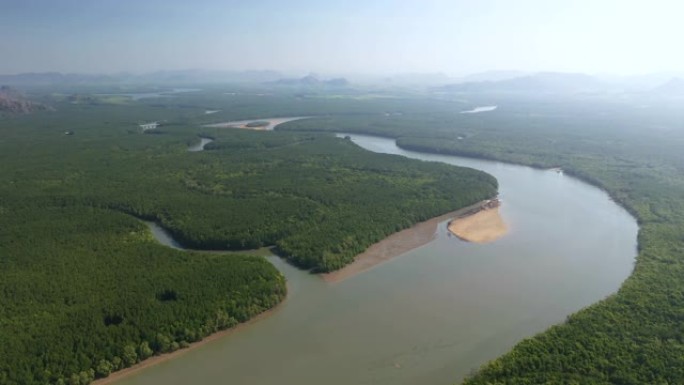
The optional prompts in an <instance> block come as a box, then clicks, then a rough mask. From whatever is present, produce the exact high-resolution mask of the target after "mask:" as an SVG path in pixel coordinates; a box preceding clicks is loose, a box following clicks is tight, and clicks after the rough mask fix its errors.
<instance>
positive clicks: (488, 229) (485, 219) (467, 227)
mask: <svg viewBox="0 0 684 385" xmlns="http://www.w3.org/2000/svg"><path fill="white" fill-rule="evenodd" d="M448 229H449V231H450V232H451V233H452V234H454V235H455V236H457V237H459V238H461V239H463V240H464V241H468V242H473V243H487V242H492V241H495V240H497V239H499V238H501V237H502V236H504V235H506V233H507V232H508V226H506V223H504V221H503V219H501V214H500V213H499V208H498V207H493V208H486V209H483V210H481V211H478V212H476V213H474V214H472V215H468V216H466V217H462V218H456V219H454V220H452V221H451V222H449V226H448Z"/></svg>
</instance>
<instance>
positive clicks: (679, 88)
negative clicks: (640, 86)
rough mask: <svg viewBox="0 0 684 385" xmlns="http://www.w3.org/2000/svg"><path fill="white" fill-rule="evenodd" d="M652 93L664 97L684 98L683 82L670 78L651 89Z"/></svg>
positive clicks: (679, 79)
mask: <svg viewBox="0 0 684 385" xmlns="http://www.w3.org/2000/svg"><path fill="white" fill-rule="evenodd" d="M653 92H654V93H656V94H660V95H665V96H684V80H682V79H681V78H672V79H670V80H669V81H667V82H666V83H664V84H661V85H660V86H658V87H656V88H654V89H653Z"/></svg>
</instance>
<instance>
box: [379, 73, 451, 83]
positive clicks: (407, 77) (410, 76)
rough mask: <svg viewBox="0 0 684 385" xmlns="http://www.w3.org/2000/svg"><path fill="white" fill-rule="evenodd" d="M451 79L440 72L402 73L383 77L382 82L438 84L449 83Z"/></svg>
mask: <svg viewBox="0 0 684 385" xmlns="http://www.w3.org/2000/svg"><path fill="white" fill-rule="evenodd" d="M452 81H453V79H452V78H450V77H449V76H447V75H446V74H443V73H441V72H435V73H420V72H416V73H403V74H396V75H393V76H390V77H387V78H385V80H384V83H391V84H394V85H424V86H439V85H444V84H449V83H450V82H452Z"/></svg>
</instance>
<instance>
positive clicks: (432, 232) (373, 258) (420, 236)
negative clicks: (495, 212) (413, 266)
mask: <svg viewBox="0 0 684 385" xmlns="http://www.w3.org/2000/svg"><path fill="white" fill-rule="evenodd" d="M489 201H490V200H489V199H487V200H483V201H480V202H477V203H474V204H472V205H469V206H466V207H462V208H460V209H458V210H454V211H451V212H448V213H446V214H442V215H439V216H436V217H433V218H430V219H428V220H426V221H423V222H418V223H416V224H414V225H413V226H411V227H409V228H407V229H404V230H401V231H398V232H396V233H392V234H390V235H389V236H387V237H385V238H383V239H382V240H381V241H379V242H376V243H374V244H372V245H370V246H368V248H366V250H365V251H363V252H362V253H360V254H358V255H356V256H355V257H354V261H353V262H352V263H350V264H348V265H346V266H344V267H343V268H341V269H338V270H335V271H332V272H329V273H321V274H318V275H319V276H320V277H321V278H322V279H323V280H324V281H325V282H327V283H329V284H336V283H340V282H342V281H344V280H347V279H349V278H352V277H354V276H356V275H358V274H361V273H364V272H366V271H368V270H371V269H373V268H375V267H377V266H379V265H381V264H383V263H385V262H387V261H389V260H391V259H394V258H396V257H399V256H401V255H403V254H406V253H408V252H409V251H412V250H415V249H418V248H420V247H422V246H425V245H426V244H428V243H430V242H431V241H433V240H434V239H435V237H436V232H437V226H439V224H440V223H442V222H444V221H449V222H452V221H454V220H459V219H464V218H468V217H470V216H472V215H475V214H477V213H479V212H481V208H482V206H483V205H485V204H486V203H487V202H489ZM410 234H412V235H414V237H413V240H412V241H408V242H406V238H407V237H408V236H409V235H410ZM402 242H405V243H402ZM388 248H389V249H391V250H390V251H389V252H387V249H388Z"/></svg>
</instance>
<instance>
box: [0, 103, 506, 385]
mask: <svg viewBox="0 0 684 385" xmlns="http://www.w3.org/2000/svg"><path fill="white" fill-rule="evenodd" d="M53 102H54V105H55V106H56V111H43V112H40V113H33V114H30V115H22V116H20V117H17V116H8V117H3V118H2V120H0V133H1V134H2V138H3V139H2V140H1V141H0V154H1V155H0V159H1V161H2V164H3V167H2V168H1V169H0V179H1V180H3V183H2V184H0V196H1V197H2V201H1V203H0V229H1V230H0V277H1V279H0V292H1V293H2V296H0V340H2V341H3V343H2V344H0V357H1V359H0V383H2V384H45V383H55V384H66V383H69V384H87V383H89V382H91V381H92V380H94V379H96V378H102V377H106V376H108V375H109V374H110V373H112V372H114V371H117V370H120V369H123V368H126V367H129V366H131V365H134V364H136V363H138V362H140V361H142V360H145V359H147V358H148V357H150V356H153V355H158V354H163V353H167V352H171V351H174V350H177V349H181V348H184V347H187V346H188V345H189V344H190V343H192V342H195V341H198V340H201V339H202V338H204V337H206V336H208V335H210V334H212V333H214V332H217V331H219V330H223V329H226V328H230V327H232V326H234V325H236V324H238V323H240V322H244V321H246V320H248V319H250V318H251V317H253V316H255V315H257V314H259V313H261V312H264V311H265V310H267V309H270V308H273V307H274V306H276V305H277V304H278V303H279V302H280V301H282V300H283V298H284V297H285V295H286V284H285V280H284V278H283V276H282V275H281V274H280V273H279V272H278V271H277V270H276V269H275V268H274V267H273V266H272V265H271V264H270V263H269V262H268V261H266V260H265V259H264V258H263V257H259V256H254V255H246V254H245V255H242V254H239V253H238V254H229V255H228V254H222V253H202V252H197V251H179V250H174V249H171V248H168V247H164V246H162V245H160V244H158V243H157V242H156V241H155V240H154V238H153V237H152V235H151V234H150V232H149V229H148V228H147V227H146V225H145V224H144V223H143V222H142V220H148V221H154V222H157V223H158V224H159V225H161V226H162V227H164V228H165V229H167V230H168V231H169V232H170V233H171V234H172V235H173V236H174V237H175V238H176V239H177V240H178V241H179V242H180V243H181V244H182V245H183V246H185V247H187V248H190V249H196V250H200V249H201V250H232V251H236V250H237V251H239V250H248V249H257V248H261V247H273V248H274V250H275V252H276V253H277V254H278V255H280V256H282V257H283V258H285V259H287V260H288V261H289V262H291V263H292V264H294V265H296V266H298V267H301V268H302V269H307V270H310V271H311V272H313V273H319V272H329V271H333V270H336V269H339V268H341V267H343V266H345V265H347V264H349V263H350V262H352V261H353V259H354V256H355V255H357V254H358V253H360V252H362V251H363V250H364V249H366V248H367V247H368V246H369V245H371V244H373V243H374V242H377V241H379V240H381V239H383V238H384V237H386V236H388V235H390V234H392V233H394V232H397V231H399V230H402V229H404V228H407V227H410V226H412V225H413V224H415V223H417V222H420V221H423V220H426V219H429V218H432V217H435V216H438V215H440V214H443V213H446V212H449V211H453V210H456V209H458V208H461V207H464V206H467V205H471V204H473V203H476V202H479V201H481V200H484V199H488V198H491V197H493V196H495V195H496V193H497V181H496V180H495V179H494V178H493V177H492V176H490V175H487V174H485V173H483V172H480V171H476V170H472V169H465V168H458V167H453V166H447V165H444V164H437V163H426V162H420V161H416V160H410V159H406V158H403V157H399V156H392V155H382V154H375V153H371V152H368V151H366V150H363V149H361V148H359V147H357V146H356V145H355V144H353V143H352V142H350V141H348V140H344V139H341V138H336V137H334V136H332V135H330V134H327V133H298V132H259V131H251V130H231V129H221V128H206V127H205V128H201V125H200V123H204V122H203V121H202V119H206V118H205V117H204V115H205V114H204V113H203V111H204V109H203V108H199V106H198V108H197V110H198V111H200V112H197V113H195V112H194V111H193V112H186V111H183V110H182V109H177V108H173V107H174V104H173V103H174V102H175V101H173V100H172V101H167V102H166V103H165V104H161V105H160V102H159V101H155V103H149V104H141V103H134V102H132V101H131V102H128V103H118V102H117V103H116V104H114V103H112V104H107V103H103V104H89V103H83V104H81V103H72V102H71V101H70V100H68V99H67V100H61V101H60V99H58V98H54V100H53ZM200 102H201V101H200ZM198 104H199V103H198ZM224 107H225V108H222V111H228V112H222V114H229V113H233V114H235V115H236V116H234V117H235V118H236V119H237V118H241V117H242V116H240V115H239V112H237V113H236V112H235V111H234V109H233V110H231V109H230V106H224ZM262 108H263V107H262ZM271 108H275V109H277V108H278V106H277V105H276V106H274V107H271ZM136 120H140V121H145V120H165V121H166V122H167V123H166V124H165V126H164V130H163V131H160V132H159V133H158V135H143V134H142V133H140V131H139V130H137V129H136V126H135V124H134V123H132V122H135V121H136ZM65 128H68V130H69V132H72V130H73V131H77V132H78V135H74V136H71V135H64V132H65ZM200 136H201V137H204V138H212V139H213V140H214V141H213V142H212V143H210V144H208V145H207V146H206V151H202V152H189V151H188V145H190V144H194V143H195V142H197V141H199V140H200Z"/></svg>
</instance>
